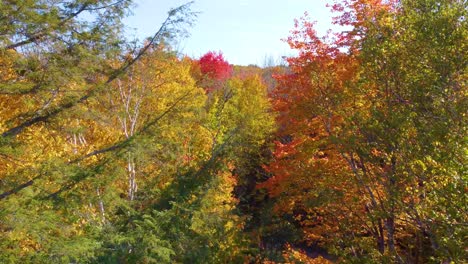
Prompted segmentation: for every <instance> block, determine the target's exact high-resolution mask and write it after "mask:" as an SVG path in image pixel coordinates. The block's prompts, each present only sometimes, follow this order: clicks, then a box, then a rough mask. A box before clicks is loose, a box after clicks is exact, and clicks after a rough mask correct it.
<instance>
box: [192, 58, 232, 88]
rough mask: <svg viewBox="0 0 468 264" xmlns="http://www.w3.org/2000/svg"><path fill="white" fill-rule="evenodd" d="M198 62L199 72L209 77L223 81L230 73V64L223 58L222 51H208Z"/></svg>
mask: <svg viewBox="0 0 468 264" xmlns="http://www.w3.org/2000/svg"><path fill="white" fill-rule="evenodd" d="M198 63H199V64H200V71H201V73H202V74H203V75H205V76H208V77H209V78H210V79H213V80H218V81H223V80H226V79H228V78H229V77H231V75H232V66H231V65H230V64H229V63H228V62H227V61H226V60H225V59H224V57H223V53H222V52H219V53H216V52H213V51H209V52H208V53H206V54H205V55H203V56H202V57H201V58H200V60H199V61H198Z"/></svg>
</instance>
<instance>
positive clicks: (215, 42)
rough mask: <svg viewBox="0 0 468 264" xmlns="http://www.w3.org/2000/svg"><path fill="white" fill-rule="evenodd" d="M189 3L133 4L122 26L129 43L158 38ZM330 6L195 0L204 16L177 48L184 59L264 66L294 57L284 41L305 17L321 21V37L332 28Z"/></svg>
mask: <svg viewBox="0 0 468 264" xmlns="http://www.w3.org/2000/svg"><path fill="white" fill-rule="evenodd" d="M187 1H188V0H185V1H182V0H135V3H136V6H135V7H134V8H133V15H131V16H129V17H127V18H126V19H125V20H124V23H125V24H126V25H127V26H128V28H127V31H126V32H127V33H126V35H127V36H128V37H129V38H132V39H133V38H138V39H140V40H143V39H145V38H146V37H148V36H151V35H153V34H154V32H155V31H156V30H157V29H158V28H159V26H160V24H161V22H162V21H163V20H164V19H165V18H166V15H167V11H168V10H169V9H170V8H173V7H176V6H179V5H181V4H184V3H186V2H187ZM328 2H330V1H328V0H286V1H285V0H195V3H194V4H193V6H192V11H197V12H200V14H199V15H198V18H197V20H196V22H195V24H194V26H193V27H191V28H188V31H189V33H190V36H188V37H186V38H184V39H182V40H180V41H179V43H178V45H177V46H176V47H175V48H176V49H177V50H178V51H179V52H180V53H182V54H186V55H188V56H190V57H192V58H199V57H200V56H202V55H203V54H205V53H206V52H208V51H221V52H222V53H223V54H224V58H225V59H226V60H227V61H228V62H229V63H231V64H235V65H249V64H256V65H258V66H264V64H265V61H266V59H265V58H273V59H274V60H275V61H278V60H280V58H281V57H282V56H291V55H293V54H294V52H293V51H291V50H290V49H289V46H288V45H287V44H286V43H285V42H284V41H282V40H281V39H285V38H287V37H288V36H289V32H290V30H291V29H292V28H293V26H294V19H295V18H300V17H301V16H303V15H304V12H306V11H307V12H308V13H309V17H310V18H311V20H315V21H317V31H318V32H319V33H325V32H326V30H327V29H328V28H330V27H331V14H330V11H329V8H328V7H326V4H327V3H328Z"/></svg>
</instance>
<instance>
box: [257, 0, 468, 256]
mask: <svg viewBox="0 0 468 264" xmlns="http://www.w3.org/2000/svg"><path fill="white" fill-rule="evenodd" d="M465 5H466V4H463V3H461V2H450V3H448V2H444V1H429V2H427V1H364V0H363V1H344V2H343V3H341V4H340V3H336V4H335V5H334V6H333V7H332V8H333V9H334V10H335V11H337V12H340V13H341V15H339V16H338V17H337V18H336V20H335V21H336V23H338V24H340V25H342V26H349V27H351V30H349V31H344V32H342V33H338V34H335V35H332V36H330V37H329V38H320V37H318V36H317V33H316V32H315V30H314V29H313V23H311V22H309V21H308V20H307V19H306V20H303V21H302V23H301V24H299V23H296V28H297V30H294V31H293V32H292V34H293V35H292V37H290V38H289V39H288V42H289V44H290V45H291V47H293V48H295V49H298V50H299V56H298V57H296V58H290V59H289V60H288V62H289V64H290V68H291V70H292V72H293V73H292V74H289V75H283V76H280V78H279V87H278V88H277V90H276V91H275V95H274V99H275V109H276V110H277V111H278V112H279V117H278V121H279V124H280V134H279V135H280V140H279V142H277V144H276V145H277V147H276V151H275V156H276V159H275V161H274V162H273V163H272V164H271V165H270V166H269V169H270V171H271V172H272V173H273V174H274V176H273V177H272V178H271V179H269V180H268V181H267V182H265V183H264V184H261V185H260V187H266V188H267V189H268V190H269V191H270V195H271V196H274V197H279V198H280V199H279V200H278V203H277V207H278V209H279V210H280V212H282V214H290V215H292V216H293V217H294V218H295V219H296V220H295V221H297V220H298V222H299V224H300V225H301V226H302V227H303V228H304V231H305V234H304V239H305V240H306V241H309V243H316V242H319V243H325V245H328V248H329V249H333V248H335V250H336V251H335V252H337V253H339V252H342V253H344V254H346V255H347V256H355V257H356V259H360V260H365V259H366V258H368V259H369V261H371V260H372V259H374V260H375V259H380V260H392V261H397V262H404V261H410V262H424V261H428V259H427V257H429V256H430V257H431V258H433V259H440V260H442V261H447V260H457V259H460V258H463V257H462V254H459V253H455V252H463V250H462V247H461V246H460V245H461V244H460V243H459V242H454V243H450V245H449V244H445V243H444V242H441V241H447V240H446V239H442V238H441V237H444V236H445V235H444V234H456V235H454V236H452V239H451V240H452V241H453V240H455V241H461V240H460V239H461V236H460V234H461V232H460V231H458V230H459V229H458V228H457V227H460V228H461V226H460V225H459V223H463V222H464V221H465V220H463V215H465V214H464V213H463V209H462V210H460V207H459V206H457V205H456V204H463V202H462V200H463V199H465V198H464V195H463V194H462V193H463V191H462V189H463V187H462V186H464V184H462V183H461V182H460V180H461V178H463V177H462V176H461V175H463V172H462V171H464V168H463V166H460V164H463V160H464V158H462V154H461V153H463V152H464V151H465V150H464V149H465V148H466V147H465V146H464V145H463V143H462V142H464V141H463V139H462V137H461V136H460V135H461V133H463V132H462V131H463V128H461V127H460V126H459V125H460V124H461V123H460V122H462V119H463V118H464V116H463V115H462V114H461V113H464V112H466V101H465V100H463V99H461V98H463V93H464V92H463V90H464V89H463V88H461V87H463V86H464V84H463V82H461V81H460V79H459V78H460V77H459V76H461V75H464V74H466V73H463V72H465V71H466V67H465V66H466V65H465V66H463V65H464V64H463V63H462V61H463V60H460V56H461V57H464V56H466V52H463V51H461V50H459V47H463V46H464V44H463V43H464V41H463V39H464V38H465V36H466V31H465V30H463V29H462V28H464V23H466V22H465V20H464V19H461V18H462V17H464V16H465V13H466V6H465ZM421 27H422V28H423V29H427V30H421ZM429 28H438V29H439V30H435V31H432V30H428V29H429ZM446 34H447V35H446ZM419 51H424V52H423V53H421V52H419ZM429 54H430V55H429ZM455 54H457V55H455ZM442 65H443V66H442ZM447 102H450V103H449V104H447ZM448 109H450V110H448ZM449 113H451V114H449ZM440 142H444V143H443V144H440ZM449 142H452V143H449ZM454 142H457V143H456V144H457V146H458V147H454V145H452V144H453V143H454ZM442 146H444V147H442ZM449 146H452V147H449ZM448 149H450V150H448ZM441 153H445V154H441ZM448 153H450V154H448ZM436 157H438V158H436ZM442 157H444V158H442ZM445 157H451V158H449V159H445ZM436 160H437V161H436ZM449 160H451V161H449ZM454 160H457V162H455V163H453V162H452V161H454ZM429 164H430V165H429ZM455 164H458V165H455ZM428 166H429V167H431V169H428ZM436 168H438V169H436ZM442 168H444V169H442ZM446 186H450V187H448V188H449V189H450V190H451V191H447V190H448V189H445V188H446ZM452 194H453V196H452ZM449 196H450V197H451V198H449V199H448V198H447V197H449ZM441 197H446V198H441ZM446 199H448V200H452V201H456V202H454V203H452V205H451V206H453V207H452V208H453V209H448V208H449V207H451V206H450V205H448V204H445V202H443V201H447V200H446ZM460 199H461V200H460ZM291 204H293V206H292V207H291ZM442 204H445V205H442ZM423 208H424V209H423ZM456 208H457V209H456ZM423 212H431V213H430V214H426V213H423ZM449 212H450V213H449ZM423 215H424V216H423ZM429 215H432V216H429ZM435 215H437V217H436V216H435ZM442 215H443V217H442ZM426 217H428V218H426ZM432 217H434V218H432ZM439 217H440V218H439ZM436 218H437V219H438V220H435V219H436ZM442 218H443V219H444V220H442ZM423 219H424V220H423ZM455 219H456V220H455ZM293 222H294V221H293ZM434 222H438V224H437V225H433V224H429V223H434ZM442 226H444V227H446V228H449V229H450V231H448V229H445V231H435V229H439V228H441V227H442ZM449 226H450V227H449ZM318 228H320V229H321V230H322V231H321V230H318ZM330 228H332V229H330ZM434 228H435V229H434ZM327 229H328V230H327ZM433 229H434V230H433ZM323 230H325V232H323ZM439 230H440V229H439ZM436 233H437V234H438V235H440V236H441V237H438V235H436ZM317 234H320V236H319V237H317V236H316V235H317ZM331 234H333V236H334V237H335V238H337V241H330V240H329V239H327V238H328V237H331V236H330V235H331ZM369 237H370V238H372V240H369ZM455 237H457V238H455ZM369 241H373V242H372V243H369ZM415 244H416V245H418V246H416V247H414V246H413V245H415ZM441 244H444V245H445V248H444V246H441ZM338 245H348V246H338ZM428 245H430V247H429V248H428V247H427V246H428ZM455 248H456V249H455Z"/></svg>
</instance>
